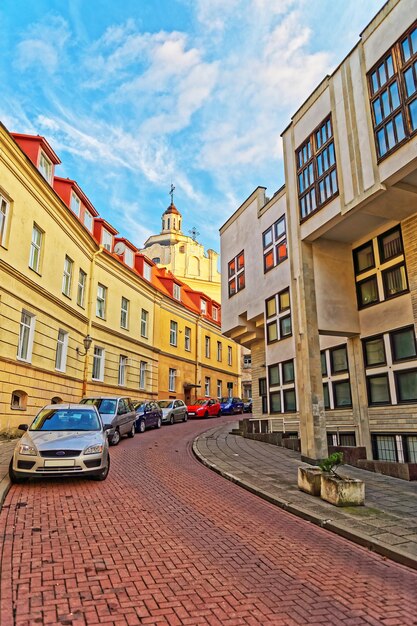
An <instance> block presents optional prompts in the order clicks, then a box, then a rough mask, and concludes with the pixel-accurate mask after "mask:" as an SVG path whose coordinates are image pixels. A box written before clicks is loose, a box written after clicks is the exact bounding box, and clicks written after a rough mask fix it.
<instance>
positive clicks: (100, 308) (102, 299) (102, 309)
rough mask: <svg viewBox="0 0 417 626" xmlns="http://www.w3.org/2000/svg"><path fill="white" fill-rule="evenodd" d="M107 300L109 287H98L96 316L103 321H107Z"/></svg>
mask: <svg viewBox="0 0 417 626" xmlns="http://www.w3.org/2000/svg"><path fill="white" fill-rule="evenodd" d="M106 298H107V287H105V286H104V285H100V283H99V284H98V285H97V303H96V315H97V317H100V318H101V319H105V316H106Z"/></svg>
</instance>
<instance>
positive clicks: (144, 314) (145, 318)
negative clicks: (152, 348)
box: [140, 309, 149, 339]
mask: <svg viewBox="0 0 417 626" xmlns="http://www.w3.org/2000/svg"><path fill="white" fill-rule="evenodd" d="M148 322H149V311H147V310H146V309H142V310H141V313H140V336H141V337H145V339H147V338H148Z"/></svg>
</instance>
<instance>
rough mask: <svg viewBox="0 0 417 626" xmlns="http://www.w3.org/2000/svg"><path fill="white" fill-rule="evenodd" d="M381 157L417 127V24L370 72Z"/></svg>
mask: <svg viewBox="0 0 417 626" xmlns="http://www.w3.org/2000/svg"><path fill="white" fill-rule="evenodd" d="M368 85H369V94H370V101H371V110H372V120H373V126H374V134H375V143H376V149H377V154H378V159H383V158H384V157H386V156H388V155H389V154H391V152H393V150H395V149H396V148H397V146H399V145H400V144H402V143H403V142H404V141H407V140H408V139H409V138H410V137H411V136H412V135H413V133H414V132H415V131H416V130H417V23H416V22H415V23H414V24H413V26H412V27H411V28H410V29H409V30H408V31H407V32H406V33H405V34H404V35H403V36H402V37H400V39H399V40H398V41H397V42H396V43H395V44H394V46H393V47H392V48H391V49H390V50H389V51H388V52H387V53H386V54H385V55H384V56H383V57H382V58H381V59H380V60H379V61H378V63H376V65H375V66H374V67H373V68H372V69H371V70H370V71H369V72H368Z"/></svg>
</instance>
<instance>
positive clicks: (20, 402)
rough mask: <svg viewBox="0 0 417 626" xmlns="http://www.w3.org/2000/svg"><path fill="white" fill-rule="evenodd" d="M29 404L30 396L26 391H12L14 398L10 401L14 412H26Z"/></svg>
mask: <svg viewBox="0 0 417 626" xmlns="http://www.w3.org/2000/svg"><path fill="white" fill-rule="evenodd" d="M27 402H28V394H27V393H26V391H21V390H20V389H16V390H15V391H12V397H11V401H10V408H11V409H13V410H14V411H26V407H27Z"/></svg>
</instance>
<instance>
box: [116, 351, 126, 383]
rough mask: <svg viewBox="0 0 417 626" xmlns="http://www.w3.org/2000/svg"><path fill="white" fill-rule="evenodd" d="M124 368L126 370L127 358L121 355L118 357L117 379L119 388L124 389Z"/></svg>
mask: <svg viewBox="0 0 417 626" xmlns="http://www.w3.org/2000/svg"><path fill="white" fill-rule="evenodd" d="M126 368H127V356H123V354H121V355H120V357H119V378H118V385H119V387H124V386H125V385H126Z"/></svg>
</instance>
